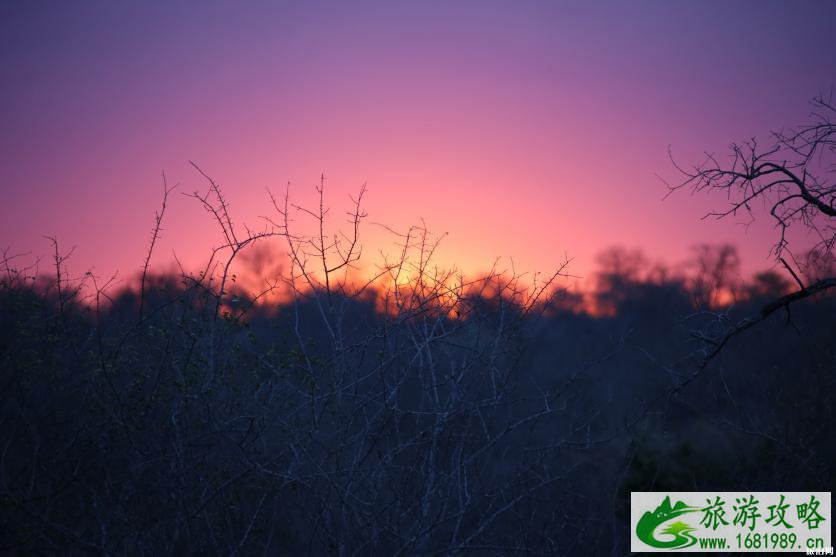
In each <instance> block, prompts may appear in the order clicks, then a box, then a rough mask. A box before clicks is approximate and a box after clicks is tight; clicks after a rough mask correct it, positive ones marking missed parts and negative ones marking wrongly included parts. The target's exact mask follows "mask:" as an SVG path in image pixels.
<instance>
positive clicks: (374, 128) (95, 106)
mask: <svg viewBox="0 0 836 557" xmlns="http://www.w3.org/2000/svg"><path fill="white" fill-rule="evenodd" d="M0 12H2V13H0V35H1V36H2V38H0V41H1V42H2V46H0V83H3V87H2V91H0V101H2V104H1V105H0V107H2V108H0V110H2V112H0V128H2V130H3V132H2V134H0V188H2V204H0V247H5V246H9V247H11V248H12V251H31V252H33V253H34V254H46V253H47V252H48V244H47V242H46V240H44V239H43V238H42V236H43V235H46V234H49V235H55V236H57V237H58V238H59V239H60V240H61V242H62V243H63V244H64V245H66V246H71V245H76V246H77V249H76V252H75V255H74V258H73V263H72V265H71V267H72V269H74V270H75V271H77V272H83V271H84V270H86V269H87V268H90V267H94V268H95V270H96V272H97V273H101V274H107V273H110V272H112V271H113V270H115V269H119V270H120V271H121V274H122V275H123V276H125V275H130V274H132V272H134V270H135V269H137V268H138V266H139V264H140V262H141V260H142V257H143V252H144V250H145V247H146V244H147V241H148V235H149V231H150V228H151V225H152V223H153V217H154V211H155V209H156V207H157V205H158V203H159V199H160V194H161V181H160V174H161V172H162V171H165V172H166V174H167V175H168V178H169V181H170V182H172V183H174V182H179V183H180V184H181V186H180V189H179V191H180V192H189V191H193V190H194V189H196V188H201V189H202V188H203V184H202V181H201V178H200V176H199V175H198V174H197V173H196V172H194V170H193V169H191V167H190V166H189V164H188V160H190V159H191V160H194V161H196V162H197V163H199V164H200V165H201V166H202V167H203V168H204V170H206V171H207V172H208V173H209V174H211V175H212V176H213V177H214V178H216V180H217V181H219V182H220V183H221V184H222V185H223V186H224V187H225V191H226V194H227V196H228V199H229V201H230V203H231V205H232V209H233V212H234V215H235V216H236V218H237V220H238V221H243V222H247V223H249V224H250V225H251V226H253V227H259V226H260V222H259V216H260V215H264V214H266V213H267V212H268V210H269V208H268V205H267V197H266V193H265V187H267V186H269V187H271V188H273V189H274V190H276V191H281V190H283V188H284V184H285V183H287V182H288V181H290V182H291V183H292V191H293V192H295V193H294V196H295V197H296V199H297V200H298V201H299V202H302V203H304V202H306V201H308V200H310V199H311V198H312V196H311V194H312V193H313V185H314V184H315V183H316V182H317V180H318V177H319V175H320V173H322V172H324V173H325V174H326V176H327V178H328V183H327V187H328V194H329V198H330V199H331V201H332V204H333V206H334V213H335V214H341V212H342V210H343V209H344V208H345V207H346V202H347V200H348V198H347V196H348V195H349V194H350V193H354V192H356V191H357V190H358V188H359V187H360V185H361V184H362V183H363V182H366V183H367V184H368V193H367V205H366V209H367V212H368V213H369V220H370V221H376V222H382V223H385V224H388V225H390V226H392V227H395V228H400V229H405V228H406V227H407V226H408V225H409V224H413V223H417V222H418V221H419V219H421V218H423V219H424V220H425V221H426V223H427V225H428V226H429V227H430V228H431V229H432V230H434V231H436V232H448V233H449V237H448V238H447V240H446V241H445V244H444V246H445V247H444V249H443V251H442V252H441V258H442V261H443V262H444V263H445V264H455V265H458V266H460V267H461V268H463V269H464V270H465V271H467V272H477V271H479V270H482V269H484V268H486V267H488V266H490V264H491V263H492V262H493V260H494V259H495V258H496V257H497V256H504V257H513V258H514V262H515V264H516V267H517V268H518V269H525V270H531V271H534V270H540V271H548V270H549V269H550V268H551V267H553V266H554V265H556V264H557V263H559V261H560V260H561V259H562V258H563V257H564V254H566V255H568V256H570V257H573V258H574V263H573V266H572V268H571V271H572V272H573V273H575V274H578V275H588V274H589V273H590V272H591V271H592V270H593V269H594V258H595V255H596V254H597V253H598V252H599V251H600V250H602V249H604V248H606V247H608V246H611V245H624V246H630V247H640V248H642V249H643V250H644V251H645V252H646V253H647V254H648V255H649V256H650V257H651V259H658V260H663V261H667V262H671V263H674V262H677V261H681V260H683V259H684V258H686V257H687V251H688V248H689V246H692V245H693V244H696V243H701V242H725V241H732V242H735V243H737V244H738V245H739V247H740V249H741V252H742V255H743V260H744V264H745V267H746V269H747V271H751V270H753V269H756V268H763V267H768V266H769V265H770V264H771V261H770V259H769V257H768V251H769V247H770V245H771V244H772V243H773V242H774V240H775V238H774V233H773V231H772V229H771V224H770V223H768V222H766V221H763V222H760V223H758V224H756V225H754V226H752V227H750V228H748V229H744V227H742V226H741V225H740V224H739V223H740V221H742V219H738V221H737V222H736V221H733V220H729V221H726V222H722V223H717V222H713V221H701V220H700V217H701V216H702V215H703V214H704V213H705V212H707V211H708V210H709V209H710V208H711V207H712V205H714V206H716V205H717V204H718V203H722V202H723V200H722V199H718V198H706V197H690V196H689V195H686V194H685V193H684V192H683V193H682V194H679V195H676V196H673V197H672V198H669V199H668V200H666V201H664V202H663V201H662V197H663V195H664V193H665V188H664V186H663V184H662V183H661V182H660V181H659V180H658V179H657V178H656V177H655V175H654V174H657V173H658V174H660V175H663V176H666V177H669V178H675V177H676V174H675V172H674V170H673V168H672V167H671V165H670V163H669V161H668V160H667V147H668V145H669V144H671V145H672V146H673V148H674V152H675V153H677V154H679V155H681V158H682V160H683V161H686V162H691V161H693V162H695V161H696V160H697V159H698V158H699V156H700V153H701V152H702V150H703V149H708V150H720V151H722V150H723V149H724V147H725V146H727V145H728V143H729V142H730V141H732V140H736V139H746V138H748V137H750V136H752V135H763V134H765V133H766V132H768V131H769V130H770V129H777V128H780V127H782V126H788V125H792V124H796V123H801V122H803V121H804V120H805V118H806V115H807V113H808V111H809V106H808V104H807V101H808V100H809V98H811V97H812V96H813V95H815V94H816V93H818V92H820V91H822V90H825V91H826V90H829V89H830V88H831V87H832V86H833V84H834V80H836V72H834V70H836V62H834V57H833V53H834V52H836V39H834V35H833V33H832V23H833V21H834V20H836V8H834V4H832V3H824V2H804V3H794V4H789V3H764V2H757V3H751V4H748V3H744V2H736V3H733V4H730V5H729V4H725V3H719V2H709V3H693V4H690V5H686V4H685V3H666V2H643V3H630V4H626V3H618V4H596V5H595V6H593V7H589V6H585V5H583V4H582V3H557V4H550V3H549V4H547V3H525V4H522V3H473V4H467V3H456V4H455V6H451V5H450V4H449V3H446V2H444V3H442V2H438V3H434V2H429V3H423V2H422V3H413V4H407V3H403V4H400V3H385V4H384V3H377V4H375V3H369V4H363V5H360V4H352V5H351V6H350V7H349V6H348V5H344V4H331V5H325V4H321V5H319V4H317V5H314V4H311V5H308V6H306V7H300V6H296V5H293V6H288V7H282V6H278V5H276V4H273V3H270V4H246V6H243V5H240V4H237V5H235V4H232V3H229V4H214V3H212V4H205V3H203V2H200V3H198V2H194V3H189V2H179V3H176V5H174V4H171V5H169V4H163V3H160V4H159V5H156V6H148V5H146V6H139V5H131V6H129V7H126V6H124V5H122V6H119V7H117V6H116V5H114V4H110V3H85V4H84V5H83V6H78V5H76V6H71V5H69V4H66V5H65V4H55V5H52V6H50V7H49V9H46V8H45V7H43V6H42V7H40V8H39V7H37V6H36V5H34V4H31V3H25V4H23V3H21V4H20V5H10V4H4V6H3V7H2V8H0ZM167 216H168V221H167V223H166V225H165V231H164V235H163V239H162V242H161V244H160V249H159V250H158V251H157V254H156V257H155V260H154V263H155V264H156V265H158V266H160V268H162V266H165V264H167V263H168V262H169V261H170V260H171V252H172V249H176V251H177V253H178V255H180V256H181V257H182V258H183V259H185V260H186V261H194V262H197V261H199V260H200V259H201V258H202V257H203V256H204V254H205V253H206V252H207V250H208V249H209V248H210V247H211V246H212V245H213V244H214V243H217V241H218V236H217V235H215V234H214V229H213V228H212V226H211V223H209V222H208V221H207V219H206V216H205V214H204V213H203V212H202V211H201V210H200V209H199V207H198V206H197V205H196V204H195V202H194V200H190V199H187V198H185V197H182V196H179V195H178V196H175V198H174V199H173V201H172V203H171V206H170V208H169V213H168V215H167ZM366 231H367V236H366V238H367V241H366V243H367V245H368V246H369V248H372V247H375V246H378V245H381V244H383V243H385V239H384V238H383V237H382V236H381V234H382V233H381V232H380V231H379V229H377V228H375V227H371V226H370V227H367V228H366Z"/></svg>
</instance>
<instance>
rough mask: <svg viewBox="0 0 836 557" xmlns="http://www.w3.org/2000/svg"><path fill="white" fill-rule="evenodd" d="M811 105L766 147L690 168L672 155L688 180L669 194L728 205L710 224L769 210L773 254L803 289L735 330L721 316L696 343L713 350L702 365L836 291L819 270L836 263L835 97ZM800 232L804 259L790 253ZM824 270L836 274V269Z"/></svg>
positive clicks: (738, 149)
mask: <svg viewBox="0 0 836 557" xmlns="http://www.w3.org/2000/svg"><path fill="white" fill-rule="evenodd" d="M812 106H813V111H812V113H811V120H810V121H809V122H808V123H806V124H803V125H801V126H798V127H795V128H792V129H790V130H788V131H775V132H772V134H771V140H770V142H769V143H768V144H767V145H766V146H763V145H762V144H761V143H759V142H758V140H757V139H755V138H752V139H749V140H748V141H745V142H743V143H732V144H731V146H730V153H729V157H728V159H721V158H719V157H718V156H717V155H715V154H714V153H706V157H705V159H704V160H703V162H702V163H700V164H697V165H695V166H693V167H691V168H686V167H684V166H682V165H680V164H678V163H677V162H676V160H674V158H673V156H671V160H672V161H673V164H674V166H675V167H676V169H677V170H678V171H679V172H680V173H681V174H682V176H683V177H682V179H681V180H680V181H679V182H676V183H673V184H671V183H667V185H668V188H669V190H670V192H669V193H673V192H675V191H678V190H682V189H689V190H691V191H692V192H693V193H710V192H722V193H723V194H724V195H725V197H726V199H727V200H728V204H727V205H725V206H723V207H720V208H718V209H716V210H713V211H711V212H709V213H708V214H707V215H705V218H712V217H713V218H716V219H723V218H726V217H729V216H736V215H739V214H741V213H742V214H746V215H749V217H751V219H752V220H755V219H756V218H757V217H758V216H759V215H760V214H761V213H762V212H763V211H768V213H769V215H770V217H771V218H772V219H773V220H774V222H775V227H776V229H777V231H778V237H777V239H776V242H775V245H774V247H773V254H774V256H775V258H776V259H777V260H778V261H779V262H780V263H781V265H782V266H783V267H784V268H785V269H786V271H787V272H788V273H789V274H790V275H791V276H792V279H793V281H794V283H795V284H796V285H797V286H798V289H797V290H796V291H793V292H789V293H787V294H785V295H782V296H780V297H778V298H777V299H775V300H773V301H771V302H770V303H768V304H766V305H765V306H764V307H763V308H762V310H761V312H760V314H759V315H756V316H752V317H750V318H747V319H745V320H743V321H741V322H739V323H737V324H734V325H729V324H727V323H724V322H723V321H724V320H723V319H722V318H721V319H720V321H721V322H723V323H721V325H720V326H719V327H718V330H717V331H715V332H714V333H713V334H706V333H704V332H701V333H699V334H698V337H699V338H700V339H701V340H703V341H705V342H706V343H707V344H708V345H709V346H710V348H709V349H707V350H706V351H705V358H704V361H703V365H705V364H707V363H708V361H710V360H711V359H712V358H713V357H714V356H716V355H717V354H718V353H719V351H720V350H721V349H722V348H723V347H724V346H725V345H726V343H727V342H728V341H729V339H730V338H731V337H733V336H734V335H737V334H738V333H741V332H743V331H744V330H746V329H749V328H750V327H752V326H753V325H755V324H757V323H758V322H760V321H762V320H763V319H765V318H766V317H768V316H770V315H772V314H773V313H775V312H776V311H778V310H781V309H786V310H787V312H789V306H790V305H791V304H793V303H795V302H797V301H799V300H803V299H805V298H808V297H810V296H813V295H814V294H818V293H821V292H824V291H826V290H828V289H830V288H832V287H834V286H836V276H834V275H833V274H832V272H831V273H828V274H825V276H822V274H821V272H820V271H821V268H822V262H826V263H827V262H831V261H832V259H833V247H834V244H835V243H836V218H834V217H836V180H834V177H836V104H834V101H833V98H832V94H831V95H828V96H825V95H819V96H817V97H815V98H814V99H813V100H812ZM799 228H801V229H804V230H805V232H806V233H807V235H808V236H811V237H812V238H814V245H813V246H812V248H810V249H809V251H807V252H806V254H805V256H804V257H797V256H796V254H794V253H793V251H792V249H791V248H790V233H791V231H792V230H796V229H799ZM813 267H815V269H813ZM825 268H828V269H829V270H830V271H832V265H829V264H828V265H825ZM798 271H801V272H798ZM804 275H806V276H807V277H810V278H811V279H812V280H811V281H809V282H807V283H806V282H805V281H803V280H802V279H801V276H804ZM788 315H789V313H788Z"/></svg>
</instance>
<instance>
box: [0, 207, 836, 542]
mask: <svg viewBox="0 0 836 557" xmlns="http://www.w3.org/2000/svg"><path fill="white" fill-rule="evenodd" d="M218 199H222V198H221V197H220V196H219V197H218ZM204 202H207V203H209V201H208V199H207V198H204ZM219 203H220V202H219ZM218 206H220V205H218ZM278 206H279V207H280V208H281V209H282V211H285V210H287V207H285V206H284V205H283V204H278ZM358 207H359V203H358ZM217 212H218V213H219V214H222V209H221V210H220V211H217ZM354 214H355V215H357V217H356V218H357V219H358V220H359V218H360V215H362V213H361V211H360V210H359V209H358V210H356V211H354ZM313 217H314V218H315V219H320V218H322V217H323V215H322V214H321V213H319V212H314V213H313ZM219 220H220V222H221V223H223V224H222V226H223V227H224V228H225V229H226V227H227V226H228V227H231V226H232V225H231V220H230V221H228V222H227V220H225V218H224V217H223V216H221V217H220V219H219ZM280 232H281V234H284V236H283V237H284V238H285V239H286V240H288V241H290V242H291V244H290V246H291V247H290V248H289V249H288V252H289V253H291V255H290V256H289V259H288V264H287V265H286V266H284V267H282V269H283V272H284V273H285V274H284V279H283V282H281V283H274V284H273V286H274V290H281V292H282V294H281V296H278V298H274V299H273V300H274V301H272V302H270V303H266V302H264V300H266V297H264V296H262V297H261V298H258V297H257V295H256V294H252V293H249V294H248V292H247V291H245V290H244V289H243V288H241V287H238V286H234V287H233V288H224V287H221V286H220V284H221V283H223V282H224V277H223V273H224V272H225V271H221V274H218V273H217V272H213V271H206V272H202V273H197V274H189V273H186V272H184V273H183V274H182V275H180V276H156V275H153V274H150V273H148V272H144V273H143V278H142V280H141V283H140V284H141V286H140V287H139V289H136V288H122V289H121V290H117V291H113V292H110V291H108V290H107V289H106V288H104V285H102V284H99V283H98V282H99V281H98V279H96V277H93V276H92V275H86V276H85V277H82V278H81V279H80V280H74V279H72V278H71V277H70V276H69V275H68V274H67V272H66V259H65V255H66V254H63V253H62V251H61V250H60V248H59V246H58V244H57V242H56V244H55V258H54V263H55V269H56V272H55V273H54V275H53V276H49V277H48V276H45V275H38V276H32V275H31V271H27V270H26V269H21V268H20V266H19V265H18V266H16V265H15V260H14V259H12V258H11V257H10V256H8V255H7V256H6V258H5V259H6V261H5V263H6V265H5V270H4V274H3V278H2V281H1V282H0V369H2V376H0V380H2V385H1V387H2V392H3V397H2V401H0V448H1V449H2V450H1V451H0V532H2V535H0V540H2V542H1V543H2V547H3V550H4V551H11V552H13V553H18V554H33V553H35V554H37V553H54V552H58V553H71V554H87V553H117V554H123V553H124V554H172V553H177V554H179V553H201V554H204V553H206V554H237V553H240V554H297V553H313V554H331V553H333V554H397V553H410V554H412V553H422V554H426V553H468V554H470V553H476V554H480V553H484V554H528V553H534V554H544V553H545V554H550V553H551V554H555V553H559V554H593V553H614V554H622V553H625V552H626V551H627V545H626V544H627V541H626V540H627V539H628V537H627V532H626V527H627V520H628V518H627V515H628V502H627V501H628V500H629V492H630V491H631V490H710V489H714V490H723V489H726V490H735V489H740V488H742V487H745V488H746V489H751V490H802V489H818V490H829V489H830V488H831V485H832V478H833V469H832V466H833V464H832V463H833V462H834V454H833V448H832V443H831V441H832V435H831V434H830V431H829V427H830V425H829V424H831V423H833V415H832V414H833V408H832V404H831V397H830V393H831V392H832V390H833V387H834V380H833V378H834V371H836V358H835V357H834V348H836V346H834V343H833V339H834V338H836V330H834V327H836V322H834V320H833V315H834V310H835V309H836V303H834V299H833V297H832V296H831V297H823V295H821V294H820V295H818V296H813V297H810V299H808V300H805V301H804V302H802V303H800V304H796V305H795V306H794V307H793V310H792V314H789V313H786V312H776V313H775V314H773V315H772V316H771V317H769V318H768V319H766V320H765V321H764V323H763V324H762V326H760V327H758V328H755V329H752V330H750V331H747V332H745V333H743V334H741V335H740V336H739V337H738V338H737V339H736V342H735V343H734V344H733V345H731V346H729V347H727V349H726V350H724V351H722V352H721V353H719V354H718V355H717V357H716V358H715V360H714V362H713V363H712V365H711V366H709V367H705V366H701V365H700V364H701V362H702V356H701V354H702V352H701V347H700V344H701V342H702V341H701V339H700V337H699V336H696V337H695V332H697V333H699V332H701V331H705V330H707V329H710V327H712V326H713V324H714V322H715V321H716V319H717V315H718V314H722V315H724V316H725V317H726V318H727V319H732V320H733V319H736V318H737V317H739V316H745V315H748V314H750V313H751V312H753V311H757V310H758V308H760V307H761V305H762V303H763V301H764V299H771V298H772V297H774V296H775V295H781V294H783V293H785V292H786V291H787V289H788V288H789V284H788V283H787V282H786V281H784V280H783V279H781V278H780V277H778V276H777V275H775V274H773V273H771V272H768V273H763V274H760V275H758V276H757V277H755V278H754V279H753V280H752V281H743V280H742V279H741V278H740V275H739V268H738V260H737V257H736V254H735V251H734V248H732V247H731V246H718V247H714V246H700V247H699V248H696V249H695V251H694V254H693V257H692V261H691V263H688V264H687V265H685V266H684V267H683V268H682V269H680V270H675V269H674V270H672V269H668V268H664V267H660V266H658V265H657V266H650V265H649V264H648V263H647V262H646V261H645V259H644V258H643V257H642V256H641V254H639V253H638V252H634V251H628V250H622V249H612V250H610V251H607V252H606V253H604V254H602V255H601V257H600V259H599V263H600V266H599V271H598V273H597V279H596V280H595V281H594V284H595V290H594V291H593V292H589V293H586V295H583V296H582V295H581V293H578V292H570V291H568V290H566V289H562V288H557V287H556V286H555V282H554V281H550V280H546V281H544V282H543V283H541V284H539V285H538V284H530V283H529V284H527V283H525V282H524V281H523V280H522V278H521V277H514V276H509V275H507V274H503V273H500V272H498V271H496V270H494V271H492V272H490V273H488V274H486V275H485V276H484V277H481V278H480V279H478V280H474V281H467V280H466V279H464V277H461V276H460V275H456V274H455V273H442V272H441V271H437V270H434V268H433V267H432V266H431V265H429V264H428V263H429V261H431V257H430V255H431V253H432V250H433V249H434V248H433V246H434V241H433V240H432V239H431V237H430V236H429V235H428V233H426V231H424V230H422V229H413V230H411V231H410V232H409V233H407V234H405V235H404V236H403V238H402V240H403V243H402V246H403V255H402V257H401V258H400V259H399V260H398V261H397V262H395V263H391V262H390V263H389V264H388V265H386V266H385V267H382V268H383V269H384V271H383V272H381V274H380V275H379V276H378V279H379V280H382V282H376V283H373V284H361V285H360V286H357V283H356V281H354V282H352V281H351V280H348V279H345V280H342V279H337V273H339V272H340V271H341V270H342V269H341V268H340V269H335V268H336V267H339V264H338V263H333V264H332V263H331V261H332V258H336V259H333V261H343V262H344V261H351V260H352V258H353V255H352V248H344V247H342V246H339V247H338V245H337V244H336V243H331V244H328V243H327V242H325V241H324V240H323V241H322V242H319V241H317V239H316V238H314V241H313V242H312V241H311V238H306V237H302V236H295V235H293V234H290V233H289V232H287V231H284V230H283V231H280ZM281 234H280V236H281ZM226 235H228V236H229V239H230V244H233V245H231V246H228V250H227V253H232V254H237V253H238V251H239V250H238V249H236V246H238V245H240V244H241V243H242V242H246V243H250V242H251V240H249V236H248V239H245V240H240V241H239V240H236V239H234V234H233V233H232V232H229V231H227V234H226ZM226 235H225V237H226ZM319 240H322V238H321V237H320V238H319ZM347 245H350V244H347ZM294 250H296V253H297V255H296V256H294V255H293V252H294ZM306 250H307V252H308V254H307V255H306V254H305V253H303V252H305V251H306ZM311 250H313V251H317V250H318V251H319V253H318V255H319V256H320V258H319V259H317V258H316V257H311V256H310V255H311V254H310V253H309V252H310V251H311ZM413 250H415V251H414V253H412V252H413ZM322 253H326V255H327V257H326V258H325V262H324V263H323V261H322V259H323V258H322V257H321V256H322ZM313 255H317V254H313ZM263 257H265V256H264V254H263V253H262V254H261V255H256V256H253V257H252V258H250V259H249V260H248V261H249V262H250V263H251V264H253V265H264V264H265V263H264V261H263V260H262V259H263ZM312 260H313V261H318V264H319V265H323V264H324V267H323V268H324V271H320V272H319V273H317V272H315V271H314V270H313V269H312V268H310V267H309V266H307V267H303V265H309V264H308V262H309V261H312ZM219 268H220V269H222V270H223V269H228V268H229V266H228V265H225V264H221V265H220V266H219ZM407 268H410V269H412V270H413V272H411V273H410V275H409V279H408V280H404V281H401V280H398V279H397V274H398V273H399V272H405V270H406V269H407ZM415 269H417V271H416V270H415ZM306 275H307V278H306ZM386 275H388V276H389V277H390V278H394V279H395V280H392V281H389V282H386V280H384V279H385V278H386V277H385V276H386ZM326 276H328V277H330V280H328V281H326V280H325V277H326ZM552 278H554V277H552ZM232 280H233V279H232V278H231V277H229V276H227V277H226V282H227V283H229V282H230V281H232ZM387 285H388V286H387ZM276 299H278V300H279V301H275V300H276ZM258 300H261V302H259V301H258Z"/></svg>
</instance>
